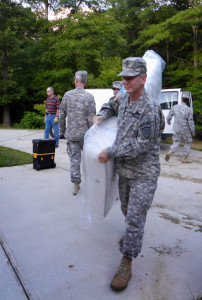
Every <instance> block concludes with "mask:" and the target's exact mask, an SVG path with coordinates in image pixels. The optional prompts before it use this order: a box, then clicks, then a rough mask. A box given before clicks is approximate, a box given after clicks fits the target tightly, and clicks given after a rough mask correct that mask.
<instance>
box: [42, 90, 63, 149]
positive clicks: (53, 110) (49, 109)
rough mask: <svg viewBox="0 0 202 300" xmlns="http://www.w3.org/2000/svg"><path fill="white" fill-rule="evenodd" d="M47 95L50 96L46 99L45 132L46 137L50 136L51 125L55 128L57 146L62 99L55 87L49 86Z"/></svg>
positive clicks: (57, 143) (57, 144)
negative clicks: (57, 95)
mask: <svg viewBox="0 0 202 300" xmlns="http://www.w3.org/2000/svg"><path fill="white" fill-rule="evenodd" d="M46 92H47V95H48V98H47V99H46V121H45V132H44V138H45V139H48V138H49V133H50V130H51V127H53V130H54V136H55V140H56V144H55V147H56V148H57V147H58V146H59V123H58V116H59V107H60V100H59V99H58V97H56V96H55V95H54V89H53V88H52V87H48V88H47V91H46Z"/></svg>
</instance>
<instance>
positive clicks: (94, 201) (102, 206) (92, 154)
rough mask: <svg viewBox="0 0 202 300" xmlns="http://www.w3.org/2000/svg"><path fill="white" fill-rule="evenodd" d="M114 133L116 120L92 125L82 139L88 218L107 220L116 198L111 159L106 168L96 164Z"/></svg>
mask: <svg viewBox="0 0 202 300" xmlns="http://www.w3.org/2000/svg"><path fill="white" fill-rule="evenodd" d="M116 133H117V117H111V118H110V119H108V120H106V121H105V122H103V123H101V124H100V125H99V126H98V125H96V124H94V125H93V126H92V127H91V128H90V130H88V131H87V132H86V135H85V138H84V149H83V156H82V159H83V169H84V175H85V176H84V189H85V202H84V205H85V206H86V208H85V211H86V212H87V213H88V216H89V218H97V217H103V216H106V215H107V214H108V212H109V210H110V209H111V207H112V205H113V202H114V200H115V199H116V198H117V197H118V180H117V175H115V172H114V160H113V159H110V160H108V162H107V163H106V164H101V163H100V162H99V161H98V155H99V154H100V152H101V151H102V150H103V149H105V148H106V147H109V146H111V145H112V144H113V142H114V141H115V138H116Z"/></svg>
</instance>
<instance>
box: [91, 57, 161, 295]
mask: <svg viewBox="0 0 202 300" xmlns="http://www.w3.org/2000/svg"><path fill="white" fill-rule="evenodd" d="M146 72H147V69H146V62H145V60H144V59H142V58H139V57H129V58H126V59H125V60H123V63H122V72H121V73H120V74H119V76H122V77H123V84H124V87H125V90H126V92H127V94H126V93H125V94H122V95H121V96H120V97H119V99H118V101H117V102H108V103H106V104H104V105H103V106H102V108H101V110H100V111H99V113H98V115H97V116H96V117H95V118H94V122H95V123H97V124H99V123H101V122H102V121H103V120H104V119H107V118H109V117H110V116H111V115H113V114H114V112H117V110H118V123H117V126H118V131H117V137H116V140H115V142H114V144H113V145H112V147H109V148H107V149H104V150H103V151H102V152H101V153H100V155H99V161H100V162H101V163H105V162H107V160H108V159H110V158H114V159H115V167H116V172H117V173H118V174H119V197H120V200H121V210H122V212H123V214H124V216H125V223H126V231H125V235H124V237H123V238H122V239H121V240H120V251H121V253H122V254H123V257H122V259H121V263H120V267H119V269H118V272H117V273H116V274H115V276H114V278H113V280H112V282H111V287H112V288H113V289H114V290H117V291H120V290H123V289H124V288H126V287H127V285H128V282H129V280H130V277H131V275H132V258H136V257H137V256H138V254H139V253H140V251H141V246H142V240H143V234H144V226H145V221H146V215H147V211H148V209H149V207H150V205H151V203H152V200H153V197H154V193H155V190H156V187H157V179H158V176H159V173H160V163H159V154H160V141H161V133H162V132H163V129H164V126H165V120H164V116H163V114H162V111H161V108H160V107H159V105H158V104H157V103H156V102H155V101H154V100H152V99H151V98H150V96H149V95H148V94H147V92H146V90H145V89H144V84H145V81H146ZM118 107H119V108H118Z"/></svg>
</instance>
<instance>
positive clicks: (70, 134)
mask: <svg viewBox="0 0 202 300" xmlns="http://www.w3.org/2000/svg"><path fill="white" fill-rule="evenodd" d="M86 82H87V71H84V70H81V71H77V72H76V73H75V78H74V83H75V89H74V90H71V91H68V92H66V93H65V95H64V97H63V99H62V102H61V106H60V130H61V133H62V134H65V136H66V139H67V153H68V155H69V159H70V167H71V181H72V182H73V183H74V189H73V195H77V193H78V191H79V189H80V182H81V171H80V164H81V150H83V143H84V135H85V133H86V131H87V130H88V129H89V128H90V127H91V125H92V124H93V117H94V116H95V114H96V108H95V100H94V97H93V95H91V94H90V93H88V92H86V91H85V89H84V87H85V84H86ZM66 119H67V123H66Z"/></svg>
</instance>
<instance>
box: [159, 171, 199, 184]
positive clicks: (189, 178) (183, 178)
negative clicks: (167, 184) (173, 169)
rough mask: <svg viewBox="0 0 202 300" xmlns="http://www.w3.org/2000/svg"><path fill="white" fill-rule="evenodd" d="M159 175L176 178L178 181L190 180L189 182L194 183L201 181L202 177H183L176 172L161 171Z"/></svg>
mask: <svg viewBox="0 0 202 300" xmlns="http://www.w3.org/2000/svg"><path fill="white" fill-rule="evenodd" d="M161 177H166V178H173V179H177V180H180V181H190V182H194V183H202V179H200V178H191V177H185V176H182V175H180V174H178V173H173V174H168V173H164V172H161Z"/></svg>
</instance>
